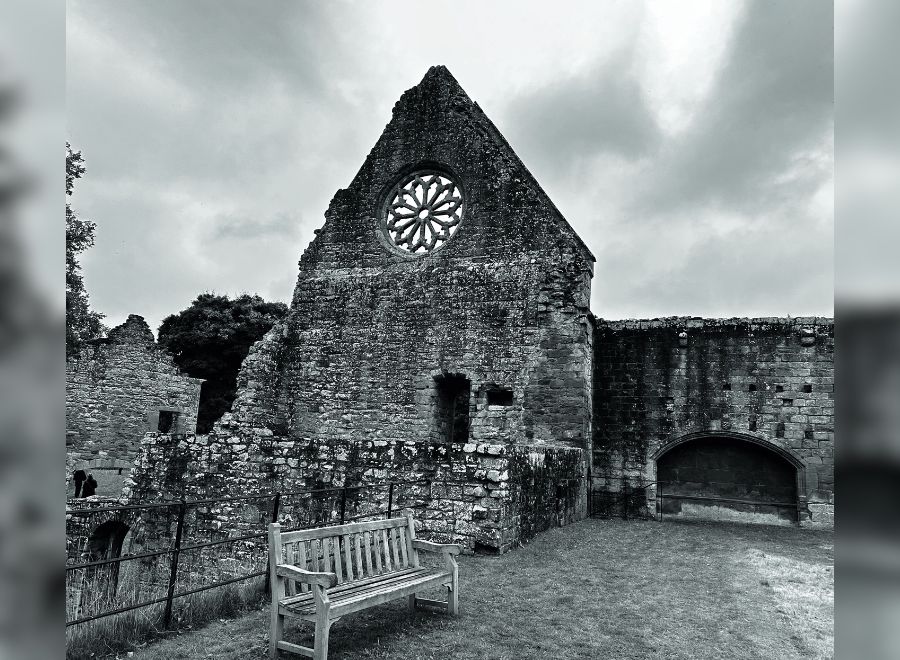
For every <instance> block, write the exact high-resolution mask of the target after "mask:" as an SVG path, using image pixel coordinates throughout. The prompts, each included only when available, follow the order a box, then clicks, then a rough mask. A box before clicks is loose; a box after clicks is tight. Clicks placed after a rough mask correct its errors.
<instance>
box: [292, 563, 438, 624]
mask: <svg viewBox="0 0 900 660" xmlns="http://www.w3.org/2000/svg"><path fill="white" fill-rule="evenodd" d="M385 577H386V578H388V579H386V580H384V581H375V582H373V583H371V584H369V585H362V586H360V585H356V588H351V589H348V590H345V591H343V592H338V591H337V589H338V588H339V587H338V588H335V589H331V590H329V592H328V597H329V600H330V601H331V615H332V616H342V615H343V614H349V613H351V612H356V611H358V610H361V609H366V608H368V607H372V606H373V605H378V604H381V603H387V602H389V601H392V600H395V599H398V598H403V597H404V596H408V595H410V594H413V593H416V592H417V591H420V590H423V589H427V588H429V587H433V586H438V585H441V584H444V583H446V582H447V581H448V580H450V579H451V575H450V574H449V573H448V572H447V571H440V570H434V569H418V570H417V571H415V572H414V573H412V574H410V575H406V576H402V577H400V578H397V577H396V574H393V575H391V576H385ZM347 584H349V583H347ZM290 600H291V602H281V603H280V604H279V608H278V609H279V611H282V612H284V613H285V614H289V615H292V616H299V617H303V618H311V619H314V618H315V616H316V604H315V602H314V601H313V599H312V598H310V597H309V595H308V594H304V595H303V596H294V598H293V599H290Z"/></svg>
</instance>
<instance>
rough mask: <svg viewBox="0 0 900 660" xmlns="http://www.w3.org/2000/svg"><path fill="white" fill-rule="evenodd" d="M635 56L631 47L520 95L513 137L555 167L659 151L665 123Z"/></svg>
mask: <svg viewBox="0 0 900 660" xmlns="http://www.w3.org/2000/svg"><path fill="white" fill-rule="evenodd" d="M630 58H631V53H630V51H625V52H621V53H619V54H618V55H617V56H615V57H612V58H610V59H609V60H607V61H604V62H602V63H600V64H598V65H597V66H596V67H595V68H594V69H593V70H591V71H588V72H586V73H585V74H583V75H580V76H577V77H572V78H568V79H565V80H559V81H557V82H555V83H552V84H550V85H547V86H544V87H540V88H538V89H535V90H533V91H530V92H528V93H526V94H523V95H521V96H519V97H517V98H516V99H514V100H513V101H512V102H511V103H510V105H509V107H508V109H507V115H508V117H507V122H508V124H509V128H508V131H509V134H510V139H511V140H513V142H514V143H515V144H516V145H517V147H518V148H519V149H521V151H523V152H524V153H526V154H530V155H533V156H534V157H535V158H538V159H540V160H542V161H544V162H549V163H551V164H552V165H553V166H554V167H559V166H565V165H574V164H575V163H577V162H578V160H579V159H580V158H587V157H591V156H594V155H598V154H603V153H612V154H616V155H619V156H623V157H626V158H637V157H640V156H643V155H645V154H647V153H648V152H650V151H652V150H653V149H655V148H656V146H657V145H658V143H659V139H660V132H659V127H658V126H657V124H656V120H655V119H654V117H653V114H652V112H651V111H650V109H649V107H648V105H647V100H646V99H645V98H644V94H643V91H642V90H641V87H640V84H639V81H638V80H637V78H636V77H635V75H634V74H633V72H632V71H631V69H630V66H629V64H630ZM548 169H550V168H548ZM551 171H552V170H551Z"/></svg>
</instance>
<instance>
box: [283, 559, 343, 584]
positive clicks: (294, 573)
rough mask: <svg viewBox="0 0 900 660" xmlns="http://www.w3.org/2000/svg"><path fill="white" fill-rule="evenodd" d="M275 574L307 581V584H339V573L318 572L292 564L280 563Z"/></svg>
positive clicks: (298, 580)
mask: <svg viewBox="0 0 900 660" xmlns="http://www.w3.org/2000/svg"><path fill="white" fill-rule="evenodd" d="M275 575H277V576H278V577H285V578H290V579H291V580H296V581H297V582H305V583H307V584H317V585H319V586H320V587H325V588H326V589H328V588H329V587H333V586H335V585H336V584H337V575H335V574H334V573H317V572H315V571H307V570H304V569H302V568H297V567H296V566H293V565H291V564H278V566H276V567H275Z"/></svg>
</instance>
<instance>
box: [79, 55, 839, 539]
mask: <svg viewBox="0 0 900 660" xmlns="http://www.w3.org/2000/svg"><path fill="white" fill-rule="evenodd" d="M325 217H326V221H325V224H324V226H323V227H322V228H321V229H319V230H317V232H316V233H317V235H316V237H315V239H314V240H313V241H312V243H311V244H310V245H309V247H308V248H307V249H306V251H305V252H304V254H303V255H302V257H301V259H300V263H299V271H300V272H299V277H298V279H297V285H296V288H295V290H294V294H293V299H292V301H291V310H290V313H289V314H288V316H287V317H286V318H285V319H284V320H283V321H282V322H281V323H279V324H277V325H276V326H275V327H274V328H273V329H272V330H271V331H270V332H269V333H268V334H267V335H266V336H265V337H264V338H263V339H262V340H261V341H259V342H258V343H257V344H256V345H255V346H254V347H253V348H252V349H251V351H250V354H249V356H248V357H247V359H246V360H245V362H244V364H243V367H242V369H241V373H240V376H239V389H238V396H237V399H236V400H235V402H234V405H233V407H232V411H231V413H229V414H226V415H225V416H224V417H223V418H222V419H221V420H219V422H218V423H217V424H216V426H215V429H214V431H213V432H212V433H211V434H209V435H196V434H194V433H192V431H193V428H192V426H191V423H192V422H191V420H193V419H195V417H196V404H197V396H198V392H199V382H197V381H195V380H194V379H189V378H185V377H184V376H182V375H180V374H178V373H177V370H173V369H172V368H171V367H170V366H160V365H161V364H162V363H165V359H164V357H159V355H157V354H156V353H154V350H153V349H152V346H151V344H152V335H150V334H149V331H147V332H146V333H145V332H143V331H142V330H140V331H138V332H137V335H138V337H137V338H133V337H132V338H130V339H128V341H132V342H143V343H141V346H142V347H143V348H141V351H143V352H139V353H129V352H128V350H131V349H128V350H126V347H127V344H123V343H120V341H124V340H125V338H122V337H120V335H121V334H123V333H121V332H119V331H118V329H117V331H114V332H113V333H111V334H110V338H109V339H108V340H104V342H101V343H100V344H98V345H94V346H90V347H88V348H87V349H85V351H83V352H82V355H81V356H79V357H78V358H77V359H76V360H74V361H73V362H71V363H70V365H69V366H70V368H69V371H68V374H69V379H68V382H67V422H68V429H69V430H70V431H72V432H73V434H74V436H76V437H75V438H74V439H73V441H72V444H70V446H69V450H70V451H69V464H68V467H69V468H70V471H71V469H75V468H77V467H78V466H79V465H80V464H81V463H83V462H85V461H90V460H106V461H120V462H122V464H125V463H127V464H128V467H131V466H132V465H133V468H132V469H131V474H130V479H129V481H127V482H126V483H127V486H126V488H125V497H126V498H130V500H131V501H158V500H162V499H167V498H173V497H176V496H185V497H187V498H189V499H203V498H212V497H220V496H227V495H238V494H247V493H269V492H272V491H274V490H278V489H281V490H292V489H293V490H300V489H309V488H319V487H328V486H357V485H360V484H372V483H383V482H386V481H391V480H396V481H401V480H418V479H422V480H429V481H430V482H431V483H433V484H440V483H441V482H446V483H447V484H451V485H446V486H444V487H442V488H439V489H432V491H431V492H430V494H429V500H428V502H429V504H428V511H427V513H426V515H425V516H424V520H425V524H426V526H427V527H428V529H427V530H426V531H427V532H429V533H431V534H433V535H435V536H437V537H443V538H448V539H453V540H454V541H456V542H460V543H462V544H464V545H465V546H466V547H467V548H469V549H489V550H493V551H501V552H502V551H505V550H507V549H509V548H511V547H513V546H514V545H515V544H517V543H519V542H521V541H524V540H527V539H528V538H530V537H531V536H533V535H534V534H535V533H538V532H540V531H541V530H544V529H546V528H548V527H550V526H553V525H558V524H564V523H566V522H569V521H572V520H576V519H578V518H581V517H584V516H585V515H587V508H588V491H589V489H592V490H593V491H607V492H622V491H623V490H624V489H627V490H629V491H630V492H634V493H635V494H636V495H637V496H639V497H640V498H641V499H642V502H641V505H642V506H644V507H646V509H647V510H650V511H655V510H661V511H663V512H664V513H667V514H669V515H674V514H677V513H679V512H681V513H685V514H687V513H690V512H692V511H697V510H700V509H703V508H704V507H705V508H707V509H711V510H712V509H714V510H717V511H718V510H727V511H730V512H733V513H735V514H742V515H743V514H750V515H754V516H768V517H770V518H772V519H773V520H774V519H776V518H780V519H786V520H791V521H794V520H798V518H799V522H801V523H803V524H829V522H830V520H831V516H832V513H831V512H832V509H833V496H834V467H833V446H834V444H833V443H834V373H833V346H834V343H833V337H834V324H833V320H832V319H824V318H756V319H705V320H704V319H698V318H688V317H684V318H667V319H658V320H642V321H638V320H635V321H604V320H601V319H600V318H598V317H595V316H594V314H593V313H592V312H591V310H590V307H589V302H590V291H591V280H592V276H593V264H594V257H593V255H592V254H591V252H590V250H589V249H588V248H587V246H586V245H585V244H584V242H583V241H582V240H581V239H580V238H579V237H578V235H577V234H576V233H575V231H574V230H573V229H572V227H571V226H570V225H569V224H568V223H567V221H566V220H565V218H563V216H562V215H561V214H560V212H559V211H558V210H557V208H556V207H555V206H554V204H553V202H552V201H551V200H550V199H549V198H548V197H547V195H546V194H545V193H544V191H543V190H542V189H541V187H540V185H539V184H538V183H537V181H536V180H535V179H534V178H533V177H532V175H531V174H530V173H529V171H528V170H527V169H526V167H525V166H524V165H523V163H522V162H521V160H519V158H518V157H517V156H516V154H515V152H514V151H513V150H512V148H511V147H510V145H509V144H508V143H507V142H506V140H505V139H504V138H503V136H502V135H501V134H500V132H499V131H498V130H497V128H496V127H495V126H494V125H493V123H491V121H490V120H489V119H488V118H487V117H486V116H485V114H484V113H483V112H482V110H481V109H480V108H479V107H478V105H477V104H476V103H474V102H473V101H472V100H471V99H470V98H469V97H468V96H467V95H466V93H465V92H464V91H463V89H462V88H461V87H460V85H459V84H458V83H457V81H456V80H455V79H454V78H453V76H452V75H451V74H450V73H449V72H448V71H447V69H445V68H443V67H433V68H432V69H430V70H429V71H428V73H427V74H426V76H425V77H424V79H423V80H422V81H421V82H420V83H419V84H418V85H417V86H415V87H413V88H412V89H410V90H408V91H406V92H405V93H404V94H403V95H402V97H401V98H400V99H399V101H398V102H397V103H396V105H395V106H394V109H393V116H392V118H391V120H390V122H389V123H388V124H387V126H386V127H385V129H384V132H383V133H382V135H381V137H380V138H379V140H378V142H377V143H376V144H375V146H374V147H373V149H372V151H371V152H370V153H369V155H368V157H367V158H366V160H365V162H364V163H363V165H362V167H361V168H360V170H359V172H358V173H357V174H356V176H355V177H354V178H353V180H352V182H351V183H350V185H349V186H348V187H347V188H345V189H342V190H339V191H338V192H337V193H336V194H335V195H334V198H333V199H332V201H331V204H330V206H329V208H328V210H327V212H326V214H325ZM603 284H604V285H606V283H603ZM599 311H600V312H601V313H602V310H599ZM133 318H134V317H133ZM137 325H138V323H137V321H134V320H132V319H129V322H128V323H126V327H136V326H137ZM132 354H133V355H135V356H137V355H141V356H145V357H142V358H140V359H138V358H137V357H133V358H132V357H129V355H132ZM168 364H169V365H170V363H168ZM101 368H102V369H105V379H98V376H97V373H98V370H99V369H101ZM150 373H153V374H155V376H153V377H152V378H150V377H149V376H148V375H149V374H150ZM116 379H117V380H118V381H119V382H118V383H116V382H113V381H114V380H116ZM101 380H102V381H103V382H101ZM132 385H134V388H132ZM173 416H174V417H173ZM162 422H165V423H166V428H163V424H162ZM148 431H149V433H147V432H148ZM138 444H139V445H140V446H139V447H138ZM91 448H93V449H94V450H96V452H95V453H91V452H90V451H89V450H90V449H91ZM101 449H102V452H105V453H103V454H102V455H101V454H99V453H97V452H100V451H101ZM138 449H139V450H138ZM116 464H117V465H118V463H116ZM363 497H364V496H363V495H351V500H353V499H354V498H360V499H361V498H363ZM365 497H369V495H365ZM366 504H367V503H366V502H363V501H355V500H354V501H351V502H350V503H349V505H348V506H350V507H356V508H357V509H359V508H360V507H364V506H365V505H366ZM245 513H246V512H245ZM215 515H216V514H213V513H211V514H210V516H212V517H215ZM238 517H239V518H241V520H248V521H252V522H253V523H254V524H256V523H258V522H259V520H257V519H255V518H254V516H253V515H252V513H251V514H249V515H245V514H241V515H240V516H238ZM261 517H262V516H261V515H260V516H257V518H261ZM249 524H250V523H248V525H249ZM213 526H214V525H213ZM217 529H220V531H221V533H223V534H227V533H229V531H231V532H234V531H235V529H237V528H234V527H232V528H229V525H228V524H225V523H224V522H221V521H220V523H219V526H218V527H217Z"/></svg>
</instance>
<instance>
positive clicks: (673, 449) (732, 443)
mask: <svg viewBox="0 0 900 660" xmlns="http://www.w3.org/2000/svg"><path fill="white" fill-rule="evenodd" d="M718 442H721V443H722V447H723V448H729V449H730V450H731V451H735V450H736V451H738V452H743V453H744V454H746V455H752V454H753V453H754V451H755V450H759V453H757V456H758V458H760V459H761V461H762V462H763V463H765V462H766V461H768V462H769V465H770V466H773V469H774V471H778V470H782V479H784V476H783V475H784V474H787V473H788V468H789V469H790V471H792V474H793V478H794V482H793V484H792V485H793V490H792V492H791V494H790V500H791V502H792V503H793V501H794V500H795V501H796V507H797V520H798V522H799V520H800V518H801V516H802V515H803V514H804V512H805V511H806V509H807V500H808V497H807V493H808V489H807V475H808V466H807V465H806V463H805V462H804V461H803V460H802V459H801V458H800V457H799V456H798V455H797V454H796V453H795V452H793V451H792V450H791V449H789V448H787V447H784V446H782V445H780V444H778V443H776V442H774V441H773V440H771V439H769V438H767V437H765V436H763V435H759V434H750V433H743V432H738V431H723V430H703V431H692V432H689V433H682V434H679V435H676V436H673V437H671V438H669V439H667V440H666V441H665V442H663V443H661V444H660V445H659V446H658V447H657V448H656V449H655V450H654V451H653V452H652V453H651V454H650V456H649V457H648V461H647V473H646V475H645V477H646V478H647V479H648V481H649V482H650V483H651V484H653V488H652V495H653V498H654V500H656V505H657V508H658V510H662V509H661V507H662V502H661V501H660V498H657V497H656V496H657V495H658V494H659V493H660V488H662V487H663V486H662V485H661V484H662V480H661V477H662V475H661V470H660V462H661V461H665V460H666V459H667V458H669V459H670V460H673V461H674V460H676V459H675V458H674V457H677V456H679V454H680V455H683V456H686V457H690V455H691V451H692V450H693V449H694V448H696V450H697V453H700V452H702V451H703V450H704V449H705V450H706V451H707V455H708V454H709V451H708V450H709V449H710V448H714V447H715V446H716V444H717V443H718ZM682 460H684V459H682ZM732 462H734V458H733V459H732ZM724 463H725V464H718V465H707V466H706V469H709V470H712V469H714V468H720V469H721V470H722V471H723V473H724V472H726V471H727V470H728V469H729V466H728V465H727V463H728V461H727V459H725V460H724ZM782 466H783V468H782ZM678 467H682V468H683V467H684V466H675V467H674V468H673V466H671V465H664V466H663V470H662V472H663V473H667V476H669V477H670V478H671V475H672V474H673V473H675V474H678V472H677V468H678ZM687 467H691V468H692V469H695V470H701V469H703V467H702V466H697V465H692V466H687ZM710 483H715V482H714V481H713V480H712V477H711V478H710ZM735 484H736V485H747V484H739V483H738V482H735ZM782 485H784V484H782ZM711 490H716V488H715V487H711ZM780 492H781V493H782V494H784V492H785V491H784V490H781V491H780ZM713 494H714V493H713ZM721 494H722V496H725V497H727V496H728V493H721ZM745 495H746V494H745ZM686 497H688V496H686ZM733 499H735V500H739V499H741V494H740V493H738V494H736V495H735V496H734V498H733ZM764 499H765V498H761V499H760V501H759V503H758V504H759V506H761V507H765V502H764ZM770 499H772V501H773V502H774V501H776V500H777V499H784V498H770ZM726 506H727V505H726ZM735 506H736V505H735ZM773 506H774V505H773Z"/></svg>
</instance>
